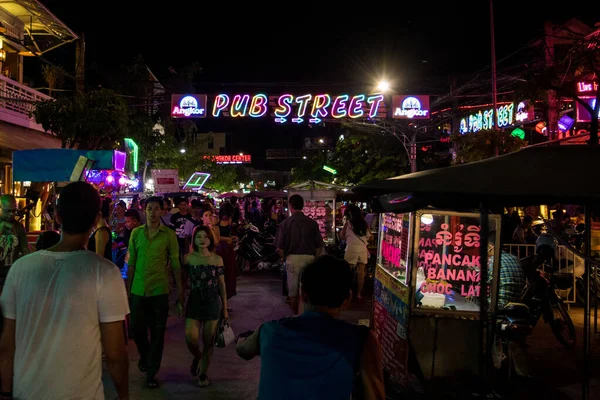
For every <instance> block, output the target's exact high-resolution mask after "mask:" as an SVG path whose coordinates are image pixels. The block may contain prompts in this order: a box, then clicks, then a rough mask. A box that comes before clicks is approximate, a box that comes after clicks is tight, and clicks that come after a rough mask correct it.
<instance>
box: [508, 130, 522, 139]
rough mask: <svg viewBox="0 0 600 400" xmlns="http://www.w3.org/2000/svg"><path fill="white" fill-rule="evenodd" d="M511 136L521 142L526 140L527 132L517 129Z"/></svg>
mask: <svg viewBox="0 0 600 400" xmlns="http://www.w3.org/2000/svg"><path fill="white" fill-rule="evenodd" d="M510 135H511V136H514V137H518V138H519V139H521V140H523V139H525V131H524V130H523V129H521V128H516V129H515V130H514V131H512V133H511V134H510Z"/></svg>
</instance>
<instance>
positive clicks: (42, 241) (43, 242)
mask: <svg viewBox="0 0 600 400" xmlns="http://www.w3.org/2000/svg"><path fill="white" fill-rule="evenodd" d="M58 242H60V235H59V233H58V232H56V231H44V232H42V233H40V235H39V236H38V238H37V240H36V242H35V250H36V251H39V250H46V249H49V248H50V247H52V246H54V245H55V244H57V243H58Z"/></svg>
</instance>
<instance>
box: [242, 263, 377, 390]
mask: <svg viewBox="0 0 600 400" xmlns="http://www.w3.org/2000/svg"><path fill="white" fill-rule="evenodd" d="M301 280H302V282H301V283H302V296H303V298H304V302H305V304H306V307H305V311H304V313H303V314H301V315H300V316H298V317H294V318H285V319H282V320H279V321H271V322H267V323H264V324H262V325H261V326H260V328H258V329H257V330H256V331H254V332H253V333H252V334H251V335H250V336H249V337H248V339H246V340H245V341H239V342H238V347H237V353H238V355H239V356H240V357H242V358H244V359H246V360H250V359H252V358H254V357H255V356H257V355H260V357H261V371H260V386H259V395H258V398H259V399H261V400H275V399H286V400H296V399H298V400H305V399H315V400H316V399H323V400H329V399H349V398H350V397H351V395H352V393H353V392H354V393H355V394H358V393H357V392H362V393H361V394H363V396H364V397H363V398H365V399H371V400H383V399H385V388H384V383H383V372H382V359H381V349H380V347H379V343H378V341H377V338H376V336H375V334H374V333H373V332H372V331H370V330H369V329H368V328H367V327H364V326H359V325H354V324H350V323H348V322H345V321H341V320H340V319H339V317H340V312H341V310H342V309H343V308H346V307H347V306H348V304H349V303H350V300H351V299H352V292H351V288H352V271H351V269H350V266H349V265H348V263H347V262H346V261H344V260H340V259H337V258H335V257H333V256H323V257H320V258H318V259H317V260H316V261H314V262H313V263H312V264H309V265H308V266H307V267H306V268H305V269H304V272H303V274H302V278H301ZM357 384H358V385H359V386H360V389H358V388H357Z"/></svg>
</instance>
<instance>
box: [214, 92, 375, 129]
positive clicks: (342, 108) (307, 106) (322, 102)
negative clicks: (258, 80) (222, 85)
mask: <svg viewBox="0 0 600 400" xmlns="http://www.w3.org/2000/svg"><path fill="white" fill-rule="evenodd" d="M383 100H384V97H383V95H382V94H373V95H366V94H359V95H355V96H350V95H347V94H344V95H338V96H332V95H330V94H327V93H322V94H316V95H313V94H303V95H300V96H297V95H293V94H289V93H286V94H282V95H281V96H267V95H266V94H263V93H259V94H255V95H249V94H235V95H229V94H225V93H221V94H218V95H217V96H215V98H214V101H213V104H212V107H211V108H210V109H211V114H212V116H213V117H214V118H222V117H231V118H244V117H250V118H262V117H265V116H267V114H268V115H269V116H272V117H273V118H274V120H275V122H277V123H280V124H283V123H285V122H293V123H296V124H300V123H303V122H309V123H313V124H318V123H320V122H322V121H323V120H324V119H326V118H333V119H340V118H352V119H355V118H376V117H383V116H384V115H385V103H384V101H383Z"/></svg>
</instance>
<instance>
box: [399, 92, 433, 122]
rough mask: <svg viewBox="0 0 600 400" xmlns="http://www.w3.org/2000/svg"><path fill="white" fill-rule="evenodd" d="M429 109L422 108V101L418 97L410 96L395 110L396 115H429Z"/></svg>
mask: <svg viewBox="0 0 600 400" xmlns="http://www.w3.org/2000/svg"><path fill="white" fill-rule="evenodd" d="M428 113H429V110H424V109H422V108H421V101H420V100H419V99H417V98H416V97H413V96H409V97H407V98H405V99H404V100H403V101H402V105H401V106H400V107H396V109H395V110H394V117H406V118H415V117H427V114H428Z"/></svg>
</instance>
